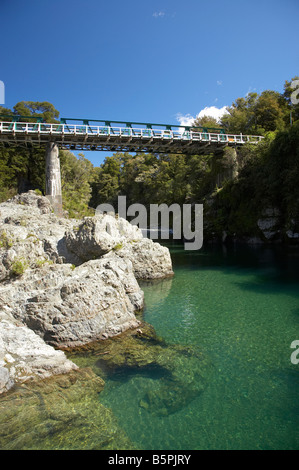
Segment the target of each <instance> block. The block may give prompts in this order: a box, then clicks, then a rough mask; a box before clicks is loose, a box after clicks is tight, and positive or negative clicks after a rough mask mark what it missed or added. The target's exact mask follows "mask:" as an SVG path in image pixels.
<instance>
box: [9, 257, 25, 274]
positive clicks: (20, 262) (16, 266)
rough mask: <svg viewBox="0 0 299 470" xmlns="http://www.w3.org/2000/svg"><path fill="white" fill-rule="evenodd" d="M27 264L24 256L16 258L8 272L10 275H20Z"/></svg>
mask: <svg viewBox="0 0 299 470" xmlns="http://www.w3.org/2000/svg"><path fill="white" fill-rule="evenodd" d="M28 266H29V264H28V262H27V261H26V260H25V259H24V258H19V259H16V260H15V261H14V262H13V263H12V265H11V268H10V274H11V275H12V276H22V274H24V272H25V271H26V269H27V268H28Z"/></svg>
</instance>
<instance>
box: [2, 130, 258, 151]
mask: <svg viewBox="0 0 299 470" xmlns="http://www.w3.org/2000/svg"><path fill="white" fill-rule="evenodd" d="M261 139H262V137H261V136H248V135H242V134H240V135H229V134H218V133H209V132H193V131H191V130H184V129H180V130H173V129H172V130H165V129H149V128H144V129H143V128H135V127H111V126H91V125H76V124H47V123H40V122H39V123H32V122H31V123H28V122H0V145H2V146H6V147H10V146H21V147H32V146H36V147H45V146H46V145H47V143H48V142H55V143H56V144H57V145H58V146H59V147H60V148H63V149H69V150H106V151H115V152H116V151H120V152H154V153H183V154H203V153H210V152H214V151H217V150H220V149H222V148H223V147H225V146H237V147H238V146H241V145H244V144H246V143H252V144H256V143H258V142H260V140H261Z"/></svg>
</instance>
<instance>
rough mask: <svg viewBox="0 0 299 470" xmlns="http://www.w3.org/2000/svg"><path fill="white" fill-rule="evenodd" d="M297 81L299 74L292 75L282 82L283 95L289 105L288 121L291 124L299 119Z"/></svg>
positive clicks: (298, 87) (298, 86)
mask: <svg viewBox="0 0 299 470" xmlns="http://www.w3.org/2000/svg"><path fill="white" fill-rule="evenodd" d="M298 81H299V76H298V75H297V76H295V77H293V78H292V79H291V81H288V80H286V81H285V84H284V94H283V96H284V99H285V100H286V102H287V104H288V107H289V113H288V116H287V117H288V121H289V123H290V124H292V123H293V122H295V121H297V120H298V119H299V102H298V89H299V84H298ZM295 82H297V83H295ZM292 84H293V86H292ZM296 101H297V103H296Z"/></svg>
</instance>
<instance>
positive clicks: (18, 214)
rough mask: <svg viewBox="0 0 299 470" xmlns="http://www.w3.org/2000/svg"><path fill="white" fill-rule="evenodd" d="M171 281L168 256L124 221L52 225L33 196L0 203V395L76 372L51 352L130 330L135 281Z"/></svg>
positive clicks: (138, 305)
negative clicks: (28, 383) (15, 387)
mask: <svg viewBox="0 0 299 470" xmlns="http://www.w3.org/2000/svg"><path fill="white" fill-rule="evenodd" d="M17 263H18V265H19V267H21V268H22V269H19V270H16V269H15V266H16V264H17ZM170 275H173V271H172V263H171V258H170V254H169V250H168V249H167V248H165V247H162V246H161V245H160V244H159V243H154V242H153V241H152V240H149V239H146V238H143V235H142V232H141V230H139V229H138V228H137V227H136V226H133V225H131V224H130V223H129V222H127V221H126V220H124V219H121V218H117V217H116V216H111V215H99V216H97V217H92V218H90V217H89V218H86V219H83V220H82V221H78V220H74V219H64V218H58V217H56V216H55V215H54V214H53V211H52V207H51V205H50V203H49V201H48V199H47V198H44V197H42V196H39V195H36V194H35V192H34V191H29V192H28V193H25V194H21V195H18V196H15V197H14V198H12V199H11V200H9V201H7V202H5V203H2V204H0V281H1V282H0V393H1V392H3V391H6V390H8V389H9V388H11V386H12V385H13V384H14V383H17V382H22V381H25V380H29V379H31V378H36V377H39V378H45V377H48V376H50V375H54V374H60V373H66V372H68V371H69V370H72V369H73V368H76V366H75V365H74V364H73V363H72V362H71V361H68V360H67V358H66V356H65V355H64V353H63V352H62V351H58V350H56V349H54V347H55V348H60V349H63V348H68V347H75V346H80V345H83V344H86V343H88V342H91V341H96V340H100V339H103V340H104V339H105V338H109V337H112V336H115V335H118V334H119V333H121V332H123V331H125V330H126V329H129V328H137V327H138V326H139V323H140V322H139V321H138V320H137V319H136V316H135V313H136V311H138V310H141V309H142V308H143V301H144V298H143V297H144V296H143V292H142V290H141V288H140V287H139V285H138V282H137V280H136V279H137V278H139V279H157V278H163V277H167V276H170Z"/></svg>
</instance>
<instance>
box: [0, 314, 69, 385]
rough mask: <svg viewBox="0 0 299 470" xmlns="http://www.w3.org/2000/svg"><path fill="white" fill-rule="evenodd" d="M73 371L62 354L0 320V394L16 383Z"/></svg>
mask: <svg viewBox="0 0 299 470" xmlns="http://www.w3.org/2000/svg"><path fill="white" fill-rule="evenodd" d="M74 369H77V366H76V365H75V364H74V363H73V362H71V361H70V360H68V359H67V358H66V356H65V354H64V352H63V351H56V350H55V349H54V348H53V347H51V346H49V345H48V344H46V343H45V342H44V341H43V340H42V339H41V338H40V337H39V336H38V335H36V334H35V333H34V332H33V331H32V330H30V329H29V328H27V327H26V326H21V325H20V324H17V323H16V322H14V320H13V319H12V318H10V321H9V320H2V321H0V393H2V392H6V391H7V390H9V389H10V388H11V387H12V386H13V385H15V384H16V383H22V382H26V381H27V380H29V379H36V378H39V379H45V378H48V377H50V376H52V375H58V374H64V373H67V372H70V371H71V370H74Z"/></svg>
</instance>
